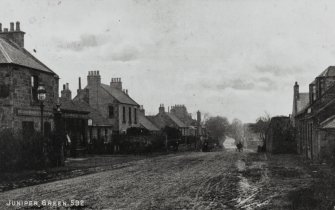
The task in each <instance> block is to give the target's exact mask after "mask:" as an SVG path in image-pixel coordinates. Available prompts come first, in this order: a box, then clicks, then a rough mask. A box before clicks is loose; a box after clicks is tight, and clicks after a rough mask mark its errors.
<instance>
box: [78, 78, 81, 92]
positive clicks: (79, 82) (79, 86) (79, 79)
mask: <svg viewBox="0 0 335 210" xmlns="http://www.w3.org/2000/svg"><path fill="white" fill-rule="evenodd" d="M78 90H81V78H80V77H79V78H78Z"/></svg>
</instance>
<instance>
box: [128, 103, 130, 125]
mask: <svg viewBox="0 0 335 210" xmlns="http://www.w3.org/2000/svg"><path fill="white" fill-rule="evenodd" d="M128 114H129V121H128V122H129V124H131V107H129V109H128Z"/></svg>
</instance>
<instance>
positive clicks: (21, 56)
mask: <svg viewBox="0 0 335 210" xmlns="http://www.w3.org/2000/svg"><path fill="white" fill-rule="evenodd" d="M2 63H5V64H17V65H20V66H25V67H28V68H32V69H36V70H40V71H43V72H47V73H52V74H55V75H57V74H56V73H55V72H53V71H52V70H51V69H49V68H48V67H47V66H46V65H44V64H43V63H42V62H41V61H39V60H38V59H37V58H35V57H34V56H33V55H32V54H30V53H29V52H28V51H27V50H26V49H24V48H22V47H20V46H18V45H17V44H16V43H14V42H12V41H10V40H8V39H5V38H2V37H0V64H2ZM57 76H58V75H57Z"/></svg>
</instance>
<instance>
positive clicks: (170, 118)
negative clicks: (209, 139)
mask: <svg viewBox="0 0 335 210" xmlns="http://www.w3.org/2000/svg"><path fill="white" fill-rule="evenodd" d="M162 115H164V116H167V118H164V117H162ZM147 118H148V119H149V120H150V121H151V122H152V123H153V124H155V125H156V126H157V127H159V128H164V127H165V126H169V125H171V122H172V123H174V124H176V125H177V126H178V127H179V128H186V127H187V125H185V124H184V123H183V122H182V121H181V120H180V119H178V118H177V117H176V116H175V115H174V114H171V113H168V112H165V113H163V114H157V115H155V116H147Z"/></svg>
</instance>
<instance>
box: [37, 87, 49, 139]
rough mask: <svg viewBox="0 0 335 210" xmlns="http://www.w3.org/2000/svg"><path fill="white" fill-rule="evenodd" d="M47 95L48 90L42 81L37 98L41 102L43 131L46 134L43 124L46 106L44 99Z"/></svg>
mask: <svg viewBox="0 0 335 210" xmlns="http://www.w3.org/2000/svg"><path fill="white" fill-rule="evenodd" d="M46 95H47V91H46V90H45V87H44V85H43V84H42V83H41V84H40V85H39V86H38V88H37V98H38V101H39V102H40V107H41V133H42V135H44V125H43V108H44V101H45V98H46Z"/></svg>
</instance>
